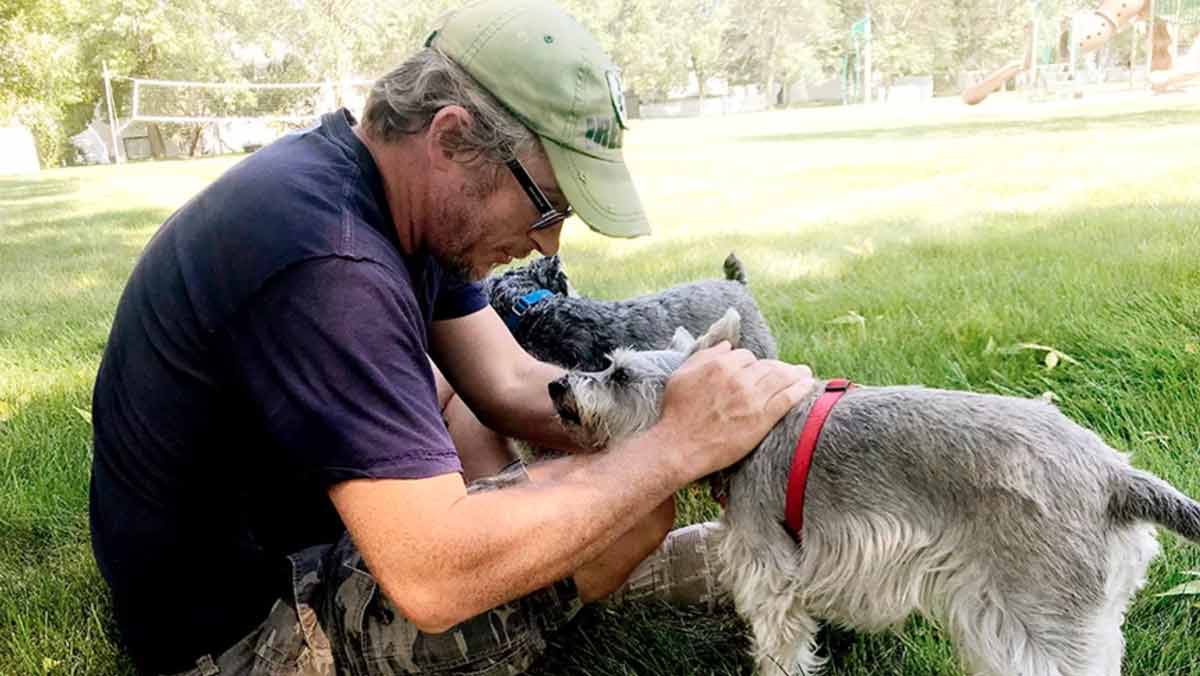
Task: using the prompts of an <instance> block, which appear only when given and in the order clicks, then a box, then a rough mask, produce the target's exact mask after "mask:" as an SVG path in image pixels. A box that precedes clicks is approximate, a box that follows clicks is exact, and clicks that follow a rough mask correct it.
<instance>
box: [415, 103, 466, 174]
mask: <svg viewBox="0 0 1200 676" xmlns="http://www.w3.org/2000/svg"><path fill="white" fill-rule="evenodd" d="M473 123H474V118H472V117H471V113H470V112H468V111H467V109H466V108H463V107H462V106H446V107H445V108H442V109H441V110H439V111H437V112H436V113H434V115H433V119H432V120H430V121H429V129H427V130H426V132H425V140H426V152H427V153H428V155H429V164H430V166H431V167H432V168H433V169H434V170H435V171H437V170H441V171H445V170H447V169H449V168H450V165H451V164H457V165H461V163H462V162H463V160H464V159H466V158H464V157H462V155H463V149H462V144H463V137H464V136H465V135H466V131H467V129H468V128H470V126H471V125H472V124H473Z"/></svg>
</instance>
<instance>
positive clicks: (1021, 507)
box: [550, 311, 1200, 676]
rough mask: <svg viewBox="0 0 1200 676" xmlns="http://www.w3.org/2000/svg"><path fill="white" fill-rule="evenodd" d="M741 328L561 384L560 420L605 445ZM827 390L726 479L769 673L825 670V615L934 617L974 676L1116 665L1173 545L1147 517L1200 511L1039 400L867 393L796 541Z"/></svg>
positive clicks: (894, 619) (836, 434)
mask: <svg viewBox="0 0 1200 676" xmlns="http://www.w3.org/2000/svg"><path fill="white" fill-rule="evenodd" d="M738 338H739V329H738V318H737V313H736V312H733V311H731V312H730V313H729V314H728V315H727V316H726V317H725V318H724V319H722V320H721V321H720V322H718V323H717V324H716V325H715V326H713V327H712V329H711V330H710V331H709V333H707V334H706V335H704V336H702V337H701V338H700V339H699V340H698V341H693V340H692V339H691V336H690V335H688V334H687V333H686V332H683V331H681V332H680V333H679V334H678V335H677V337H676V339H675V341H674V342H673V343H672V345H671V347H669V348H668V349H667V350H664V351H657V352H631V351H618V352H616V353H615V354H614V355H613V357H612V363H611V364H610V365H609V366H608V367H607V368H606V369H604V370H603V371H601V372H598V373H584V372H571V373H570V374H568V375H567V376H564V378H563V379H561V380H559V381H556V382H555V383H554V384H552V385H551V387H550V391H551V396H552V397H553V398H554V399H555V405H556V407H557V409H558V411H559V414H560V417H561V418H562V419H563V421H564V424H567V425H568V427H571V428H572V429H573V430H574V431H575V432H576V434H577V435H578V436H579V437H580V439H581V441H582V442H584V443H586V444H589V445H592V446H594V447H596V448H602V447H604V446H607V445H609V444H610V443H613V442H615V441H618V440H619V439H621V438H623V437H627V436H629V435H633V434H636V433H638V432H639V431H641V430H644V429H646V428H648V427H649V426H651V425H652V424H654V422H655V421H656V420H657V419H658V417H659V415H660V407H661V404H662V393H663V390H664V387H665V383H666V381H667V379H668V377H669V376H670V374H671V373H672V372H673V371H674V370H675V369H676V368H678V367H679V365H680V364H682V363H683V361H684V360H685V359H686V357H687V355H688V354H690V353H691V352H693V351H695V350H696V349H699V348H702V347H706V346H709V345H713V344H716V343H717V342H719V341H721V340H729V341H731V342H732V343H733V344H735V345H736V344H737V342H738ZM821 390H822V388H821V387H818V388H816V391H814V392H813V393H812V394H811V395H810V397H809V398H808V399H807V400H806V401H805V402H804V403H802V404H801V405H799V406H797V407H796V408H795V409H794V410H793V411H792V412H791V413H789V414H788V415H787V416H786V417H785V418H784V419H783V420H782V421H781V422H780V423H779V424H778V425H777V426H776V427H775V428H774V429H773V430H772V431H771V432H770V433H769V434H768V435H767V437H766V438H765V439H764V440H763V441H762V443H761V444H760V445H759V446H758V447H757V448H756V449H755V450H754V452H753V453H752V454H751V455H750V456H749V457H748V458H747V459H746V460H745V461H743V462H742V463H741V464H740V465H739V468H738V469H737V471H736V472H735V473H734V474H733V476H732V478H731V485H730V496H729V505H728V508H727V510H726V511H725V513H724V516H723V518H722V523H723V527H722V528H721V529H720V530H719V531H718V533H719V536H718V537H719V542H718V544H717V551H718V556H719V558H720V570H721V579H722V582H723V584H724V586H726V587H727V588H728V590H729V591H730V593H731V594H732V597H733V600H734V604H735V606H736V607H737V610H738V612H739V613H740V614H741V615H742V616H743V617H744V618H745V619H746V620H747V621H748V622H749V624H750V626H751V628H752V629H753V632H754V640H755V657H756V659H757V661H758V668H759V672H760V673H762V674H813V673H815V672H816V671H817V670H818V669H819V668H820V666H821V659H819V658H818V656H817V655H816V651H815V646H814V637H815V635H816V632H817V628H818V619H820V620H825V621H831V622H835V623H838V624H840V625H844V626H847V627H852V628H857V629H862V630H879V629H884V628H889V627H896V626H898V625H899V624H900V623H902V622H903V621H904V620H905V618H907V617H908V616H909V615H911V614H912V613H920V614H922V615H924V616H926V617H928V618H930V619H932V620H933V621H935V622H937V623H939V625H940V626H941V627H943V628H944V629H945V631H946V632H947V633H948V634H949V635H950V637H951V638H952V639H953V641H954V643H955V644H956V646H957V648H958V650H959V654H960V656H961V657H962V658H963V659H964V661H965V662H966V663H967V665H968V666H969V668H970V669H971V670H972V673H975V674H981V675H988V676H1016V675H1018V674H1019V675H1021V676H1118V675H1119V674H1120V672H1121V657H1122V652H1123V646H1124V640H1123V637H1122V634H1121V624H1122V622H1123V620H1124V614H1125V610H1126V608H1127V606H1128V604H1129V601H1130V598H1131V597H1132V596H1133V594H1134V592H1135V591H1136V590H1137V589H1138V588H1139V587H1141V586H1142V584H1143V583H1144V581H1145V574H1146V569H1147V567H1148V565H1149V564H1150V560H1151V559H1152V558H1153V557H1154V556H1155V554H1156V553H1157V552H1158V543H1157V541H1156V539H1155V537H1154V529H1153V527H1152V526H1151V524H1155V523H1156V524H1160V525H1162V526H1166V527H1167V528H1170V529H1172V530H1174V531H1176V532H1178V533H1180V534H1182V535H1184V536H1186V537H1188V538H1191V539H1193V540H1197V539H1198V538H1200V504H1197V503H1196V502H1194V501H1192V500H1191V499H1189V498H1188V497H1187V496H1185V495H1183V494H1182V493H1180V492H1179V491H1177V490H1176V489H1174V488H1173V487H1171V486H1170V485H1168V484H1167V483H1165V482H1164V481H1162V480H1160V479H1158V478H1157V477H1155V476H1153V475H1151V474H1149V473H1147V472H1144V471H1141V470H1137V469H1134V468H1133V467H1132V466H1130V464H1129V462H1128V460H1127V459H1126V457H1125V456H1124V455H1122V454H1120V453H1117V452H1116V451H1114V450H1113V449H1111V448H1109V447H1108V446H1107V445H1106V444H1105V443H1104V442H1103V441H1101V440H1100V438H1099V437H1097V436H1096V435H1095V434H1093V433H1092V432H1090V431H1088V430H1086V429H1083V428H1082V427H1080V426H1079V425H1076V424H1075V423H1073V422H1072V421H1071V420H1069V419H1067V418H1066V417H1065V416H1063V415H1062V414H1061V413H1060V412H1059V411H1058V410H1057V409H1056V408H1054V407H1053V406H1052V405H1050V404H1048V403H1047V402H1044V401H1041V400H1027V399H1019V398H1014V397H1002V396H994V395H985V394H971V393H967V392H952V391H944V390H934V389H925V388H920V387H880V388H876V387H860V388H856V389H854V390H851V391H850V392H848V393H847V394H846V395H845V396H844V397H843V398H842V399H841V401H840V402H839V403H838V404H837V406H836V407H835V408H834V409H833V411H832V413H831V414H830V416H829V418H828V421H827V423H826V425H825V427H824V430H823V432H822V434H821V437H820V442H819V444H818V447H817V449H816V452H815V454H814V457H813V464H812V468H811V472H810V475H809V478H808V485H807V491H806V498H805V505H804V525H803V529H802V532H801V533H800V542H799V543H797V542H796V541H794V540H793V539H792V538H791V537H790V536H789V535H788V534H787V532H786V531H785V530H784V528H783V527H782V526H781V522H782V521H783V519H784V504H785V500H786V491H787V483H788V475H789V473H790V467H791V461H792V455H793V453H794V449H795V444H796V439H797V438H798V436H799V434H800V430H801V429H802V427H803V425H804V421H805V419H806V417H807V415H808V411H809V409H810V408H811V406H812V403H813V401H815V399H816V398H817V396H819V394H820V391H821Z"/></svg>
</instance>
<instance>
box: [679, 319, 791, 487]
mask: <svg viewBox="0 0 1200 676" xmlns="http://www.w3.org/2000/svg"><path fill="white" fill-rule="evenodd" d="M812 388H813V377H812V371H811V370H810V369H809V368H808V367H807V366H799V365H792V364H785V363H783V362H780V361H775V360H771V359H756V358H755V357H754V355H753V354H752V353H751V352H750V351H749V350H744V349H743V350H734V349H732V348H730V346H729V343H725V342H723V343H720V344H718V345H716V346H714V347H710V348H707V349H704V350H700V351H698V352H696V354H694V355H692V356H691V357H690V358H689V359H688V360H687V361H686V362H685V363H684V364H683V366H682V367H680V369H679V370H678V371H676V372H675V374H674V375H673V376H672V377H671V380H670V381H668V382H667V389H666V392H665V394H664V396H663V413H662V418H661V419H660V421H659V426H660V427H661V428H662V429H663V431H664V432H665V433H666V434H667V435H668V438H669V439H671V440H673V441H674V444H673V445H674V447H675V448H676V449H679V451H680V452H682V453H684V454H685V456H684V457H681V458H680V463H681V465H680V471H681V472H682V473H683V475H684V476H685V477H688V479H689V480H692V481H694V480H696V479H699V478H701V477H703V476H706V475H708V474H711V473H712V472H715V471H717V470H719V469H724V468H726V467H728V466H730V465H732V464H733V463H735V462H737V461H738V460H741V459H742V458H743V457H745V456H746V454H748V453H749V452H750V451H751V450H753V449H754V447H755V446H757V445H758V444H759V442H761V441H762V440H763V437H765V436H766V435H767V433H768V432H770V431H771V428H772V427H774V426H775V424H776V423H778V422H779V421H780V420H781V419H782V418H783V416H784V415H786V414H787V412H788V411H790V410H791V409H792V408H793V407H794V406H796V405H797V404H799V403H800V402H801V401H803V399H804V398H805V397H806V396H807V395H808V393H809V392H810V391H811V390H812Z"/></svg>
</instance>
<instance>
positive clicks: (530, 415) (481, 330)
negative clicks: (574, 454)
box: [430, 307, 575, 450]
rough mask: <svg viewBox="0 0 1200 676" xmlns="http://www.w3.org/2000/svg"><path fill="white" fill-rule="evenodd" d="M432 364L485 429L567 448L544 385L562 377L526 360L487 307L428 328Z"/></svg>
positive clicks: (556, 370)
mask: <svg viewBox="0 0 1200 676" xmlns="http://www.w3.org/2000/svg"><path fill="white" fill-rule="evenodd" d="M430 337H431V346H430V349H431V351H432V352H433V359H434V361H435V362H437V365H438V366H439V367H440V368H441V370H442V372H443V373H444V374H445V375H446V379H447V380H449V381H450V384H451V385H453V386H454V391H455V392H457V393H458V395H459V396H460V397H462V400H463V401H464V402H466V404H467V406H469V407H470V408H471V410H472V411H474V413H475V415H476V416H477V417H478V418H479V419H480V420H481V421H482V422H483V423H484V424H485V425H487V426H488V427H490V428H492V429H494V430H496V431H497V432H500V433H502V434H505V435H507V436H510V437H517V438H520V439H525V440H528V441H532V442H534V443H537V444H541V445H543V446H547V447H550V448H559V449H564V450H566V449H572V448H574V447H575V443H574V442H573V441H572V440H571V439H570V437H569V436H568V435H567V434H566V431H565V430H564V429H563V428H562V426H561V425H559V424H558V418H557V416H556V415H555V413H554V407H553V405H552V404H551V401H550V396H549V395H548V394H547V392H546V385H547V384H549V383H550V381H552V380H555V379H556V378H558V377H559V376H561V375H562V374H563V371H562V369H560V368H558V367H557V366H553V365H550V364H545V363H543V362H540V361H537V360H536V359H534V358H533V357H531V356H529V354H528V353H527V352H525V350H523V349H522V348H521V346H520V345H519V344H518V343H517V341H516V340H515V339H514V338H513V337H512V334H511V333H509V332H508V328H507V327H506V326H505V325H504V322H503V321H501V320H500V317H499V316H497V315H496V312H495V311H494V310H492V308H491V307H485V308H483V309H482V310H480V311H478V312H475V313H472V314H469V315H466V316H465V317H459V318H457V319H449V320H444V321H437V322H434V323H433V329H432V332H431V336H430Z"/></svg>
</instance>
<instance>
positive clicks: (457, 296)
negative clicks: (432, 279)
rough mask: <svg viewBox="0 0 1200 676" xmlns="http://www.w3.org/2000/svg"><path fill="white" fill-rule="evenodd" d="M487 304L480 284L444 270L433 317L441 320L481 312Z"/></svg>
mask: <svg viewBox="0 0 1200 676" xmlns="http://www.w3.org/2000/svg"><path fill="white" fill-rule="evenodd" d="M487 304H488V302H487V297H486V296H484V295H483V289H482V288H480V286H479V285H478V284H476V283H474V282H469V281H467V280H465V279H463V278H462V277H459V276H458V275H456V274H454V273H453V272H450V271H449V270H444V271H443V272H442V283H441V286H440V288H439V289H438V297H437V300H436V301H435V302H434V304H433V318H434V320H435V321H440V320H443V319H457V318H459V317H465V316H467V315H469V314H474V313H476V312H479V311H480V310H482V309H483V308H484V307H486V306H487Z"/></svg>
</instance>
